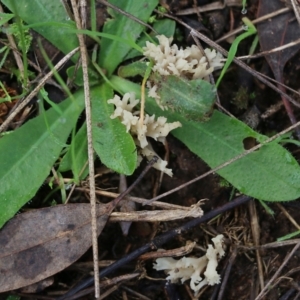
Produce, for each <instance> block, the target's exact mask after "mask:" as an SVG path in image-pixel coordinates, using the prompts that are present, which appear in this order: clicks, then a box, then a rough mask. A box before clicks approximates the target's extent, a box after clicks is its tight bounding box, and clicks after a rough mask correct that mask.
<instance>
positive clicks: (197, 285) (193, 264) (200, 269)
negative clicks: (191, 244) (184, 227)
mask: <svg viewBox="0 0 300 300" xmlns="http://www.w3.org/2000/svg"><path fill="white" fill-rule="evenodd" d="M223 238H224V236H223V235H222V234H219V235H217V236H216V237H215V238H213V239H212V241H213V243H214V246H215V247H213V246H212V245H208V249H207V252H206V254H205V255H204V256H202V257H200V258H192V257H183V258H181V259H180V260H175V259H174V258H172V257H163V258H158V259H156V262H155V263H154V266H153V268H154V269H156V270H158V271H160V270H165V271H166V272H167V273H168V275H169V276H168V277H167V278H166V279H167V280H170V281H171V282H172V283H176V282H177V281H178V280H179V279H181V283H183V282H185V281H186V280H188V279H191V282H190V287H191V289H192V290H193V291H194V292H195V293H196V292H198V291H199V290H200V289H201V288H202V287H203V286H205V285H215V284H219V283H220V281H221V278H220V275H219V274H218V273H217V271H216V267H217V265H218V260H219V259H220V258H221V257H222V256H224V254H225V252H224V250H223V247H222V242H223ZM204 270H205V271H204ZM202 274H203V275H202ZM201 276H202V277H201Z"/></svg>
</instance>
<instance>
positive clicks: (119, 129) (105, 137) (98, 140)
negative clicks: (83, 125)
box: [92, 84, 137, 175]
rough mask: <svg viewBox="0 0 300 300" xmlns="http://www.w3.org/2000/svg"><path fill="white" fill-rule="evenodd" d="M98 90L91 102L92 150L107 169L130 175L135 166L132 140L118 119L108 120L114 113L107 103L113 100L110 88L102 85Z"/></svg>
mask: <svg viewBox="0 0 300 300" xmlns="http://www.w3.org/2000/svg"><path fill="white" fill-rule="evenodd" d="M98 89H99V96H98V98H97V99H94V100H93V102H92V122H93V127H92V130H93V143H94V149H95V151H96V153H97V154H98V155H99V157H100V159H101V161H102V162H103V163H104V164H105V165H106V166H107V167H108V168H110V169H113V170H114V171H116V172H118V173H121V174H125V175H131V174H132V173H133V172H134V170H135V169H136V164H137V151H136V146H135V144H134V141H133V138H132V136H131V135H130V134H129V133H127V132H126V127H125V126H124V125H123V124H122V123H121V122H120V120H119V119H117V118H116V119H111V118H110V116H111V115H112V114H113V112H114V106H113V105H112V104H108V103H107V100H109V99H111V98H113V91H112V89H111V87H110V86H109V85H108V84H103V85H101V86H100V87H99V88H98Z"/></svg>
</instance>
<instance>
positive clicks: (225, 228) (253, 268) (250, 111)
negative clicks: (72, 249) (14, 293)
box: [3, 1, 300, 300]
mask: <svg viewBox="0 0 300 300" xmlns="http://www.w3.org/2000/svg"><path fill="white" fill-rule="evenodd" d="M248 2H249V3H248V15H247V16H248V17H249V18H250V19H255V17H256V12H257V5H258V1H248ZM172 5H174V7H175V9H177V10H180V9H182V8H183V7H182V6H180V4H179V3H177V2H176V1H173V2H172ZM191 5H192V4H191V3H189V5H188V7H192V6H191ZM174 7H173V6H172V8H173V9H174ZM241 17H242V15H241V7H231V8H228V7H227V8H225V9H223V10H220V11H218V13H204V14H203V19H204V21H203V23H204V24H205V25H206V26H205V30H206V32H207V33H208V34H209V35H210V36H211V38H215V39H216V38H218V37H220V36H222V35H223V34H225V33H226V32H228V31H229V30H230V25H229V24H230V21H232V22H233V23H234V28H235V27H237V26H238V25H239V24H241ZM185 18H187V17H185ZM188 18H190V19H184V21H185V22H192V21H193V22H197V16H195V15H193V16H191V17H188ZM230 18H231V19H230ZM191 20H192V21H191ZM199 26H200V25H199ZM178 29H179V30H181V32H182V33H183V31H182V28H181V27H180V26H178ZM186 39H187V37H186ZM186 39H185V40H186ZM221 45H222V46H224V48H226V49H228V46H229V44H228V43H226V42H222V43H221ZM249 47H250V44H249V42H248V41H246V42H243V43H242V44H241V47H240V48H239V49H240V50H239V52H238V55H246V54H247V53H248V51H249ZM250 65H251V67H252V68H255V69H256V70H257V71H260V72H262V73H263V74H265V75H268V76H272V72H271V69H270V68H269V66H268V65H267V63H266V60H265V59H264V58H259V59H256V60H253V61H251V62H250ZM299 68H300V56H299V53H298V54H296V55H295V56H294V57H293V58H292V59H291V60H290V61H289V62H288V63H287V65H286V68H285V72H284V82H285V83H286V84H287V85H288V86H290V87H292V88H294V89H296V90H298V88H299V87H298V84H299ZM219 96H220V101H221V104H222V106H223V107H224V108H226V109H227V110H228V111H230V112H231V113H232V114H234V115H235V116H236V117H238V118H239V119H241V120H243V121H245V122H248V123H250V124H253V123H254V125H255V127H256V130H257V131H259V132H261V133H263V134H266V135H271V134H273V133H275V132H279V131H281V130H283V129H284V128H286V127H288V126H289V125H290V121H289V119H288V117H287V114H286V111H285V109H284V108H283V107H281V108H280V110H279V111H278V112H276V113H274V114H272V115H271V116H270V117H268V118H265V119H262V118H261V115H262V114H263V113H264V112H266V111H267V110H268V109H269V107H270V106H271V105H273V104H276V103H277V102H279V101H281V99H280V96H279V95H278V94H276V93H275V92H274V91H271V90H270V89H269V88H267V87H266V86H265V85H263V84H261V83H259V82H258V81H257V80H256V79H254V78H253V77H252V76H249V75H248V74H247V73H245V72H244V71H243V70H241V69H240V68H238V67H236V66H235V65H232V67H231V68H230V71H228V74H227V75H226V76H225V78H224V83H223V84H222V85H221V87H220V89H219ZM294 113H295V116H296V118H297V119H298V120H299V110H297V109H294ZM249 120H250V121H249ZM199 139H201V136H199ZM251 142H252V141H250V145H245V148H251V147H252V146H253V144H251ZM168 149H169V166H170V168H172V169H173V173H174V176H173V178H169V177H167V176H164V177H163V179H162V182H161V184H159V176H160V175H159V173H158V172H156V171H154V170H151V171H150V172H149V173H148V174H147V176H146V177H145V178H144V179H143V180H142V182H141V184H140V185H139V186H138V187H137V188H135V190H134V191H133V192H132V193H131V195H132V196H137V197H141V198H146V199H150V198H152V197H153V195H156V194H161V193H164V192H166V191H169V190H171V189H173V188H175V187H177V186H179V185H181V184H183V183H186V182H188V181H189V180H192V179H194V178H195V177H198V176H200V175H201V174H203V173H205V172H206V171H208V170H209V168H208V167H207V166H206V164H205V163H204V162H203V161H201V159H200V158H198V157H197V156H196V155H194V154H193V153H191V152H190V151H189V150H188V149H187V148H186V147H185V146H184V145H183V144H182V143H181V142H179V141H178V140H176V139H175V138H174V137H172V136H171V137H169V138H168ZM289 150H290V151H291V152H292V153H293V154H294V155H295V157H296V158H299V151H298V148H297V147H296V146H291V147H289ZM220 151H222V149H220ZM158 152H161V154H162V155H163V153H164V152H165V149H158ZM98 165H99V168H100V163H99V162H98ZM142 167H144V166H143V165H142V166H141V168H140V169H138V170H137V172H136V174H137V175H138V174H139V173H140V171H141V170H142ZM137 175H134V176H132V178H128V184H130V183H131V182H133V181H134V179H135V176H137ZM118 185H119V176H118V175H117V174H112V173H107V174H104V175H102V176H101V177H99V178H98V179H97V186H98V188H99V189H113V191H115V192H117V188H118ZM153 187H154V188H153ZM48 192H49V191H48V190H47V187H44V188H43V189H41V191H40V192H39V194H38V195H37V196H36V198H35V199H33V202H32V204H31V207H39V205H41V204H40V203H39V200H38V199H39V198H40V197H44V196H45V195H46V194H47V193H48ZM237 196H239V194H238V192H237V191H236V190H235V189H234V188H233V187H232V186H230V185H229V184H228V183H227V182H225V181H224V180H223V179H221V178H220V177H219V176H218V175H217V174H214V175H210V176H208V177H206V178H204V179H202V180H200V181H198V182H196V183H194V184H192V185H190V186H188V187H185V188H183V189H181V190H180V191H179V192H176V193H174V194H172V195H169V196H167V197H166V198H164V199H163V201H166V202H170V203H173V204H178V205H183V206H191V205H193V204H196V203H197V202H198V201H199V200H200V199H208V200H206V201H205V202H204V204H203V206H202V208H203V210H204V212H208V211H211V210H213V209H214V208H216V207H218V206H221V205H223V204H225V203H227V202H228V201H230V200H232V199H234V198H236V197H237ZM59 197H60V196H59V195H57V198H59ZM80 201H86V197H85V194H84V193H82V192H76V193H75V194H74V198H73V199H72V200H71V202H80ZM106 201H109V199H108V198H107V199H106ZM267 205H268V206H269V207H270V208H271V209H272V210H273V211H274V215H273V216H272V215H271V214H270V213H268V212H267V211H266V210H265V208H264V207H263V206H262V205H261V204H260V203H259V202H258V201H253V203H252V204H251V203H247V204H245V205H243V206H241V207H238V208H236V209H234V210H232V211H230V212H227V213H224V214H223V215H220V216H219V217H217V218H215V219H213V220H212V221H209V222H208V223H205V224H202V225H201V226H198V227H197V228H194V229H193V230H192V231H190V232H188V233H187V234H183V235H180V236H179V237H177V238H176V239H174V240H172V241H171V242H169V243H168V244H167V245H165V246H164V248H165V249H173V248H178V247H182V246H184V245H185V244H186V242H187V241H188V240H193V241H196V242H197V247H195V249H194V251H193V252H192V254H191V255H193V256H196V257H198V256H202V255H203V254H204V253H205V252H204V251H203V249H206V247H207V244H208V243H210V242H211V238H212V237H214V236H215V235H216V234H219V233H220V234H224V236H225V245H226V256H225V257H224V258H223V259H222V260H221V262H220V264H219V267H218V272H219V273H220V274H221V276H222V278H223V281H224V282H225V284H224V286H223V287H222V288H223V289H224V292H223V294H222V293H221V294H222V296H220V298H217V296H216V295H217V293H220V292H219V291H218V289H219V287H220V286H213V287H210V286H209V287H207V288H205V289H203V294H202V295H201V296H199V299H228V300H231V299H232V300H235V299H255V298H256V296H257V295H258V293H259V290H261V287H260V280H259V267H258V265H259V264H260V263H261V274H260V275H261V276H262V278H263V280H264V284H266V283H267V282H268V280H270V279H271V277H272V276H273V275H274V273H275V272H276V271H277V270H278V268H279V267H280V266H281V264H282V263H283V261H284V259H285V257H286V256H287V255H288V254H289V253H290V251H291V250H292V248H293V247H294V246H295V243H294V244H292V245H285V246H283V245H281V244H280V243H278V244H275V245H273V247H270V248H264V249H260V250H259V251H258V252H255V250H254V249H253V248H251V247H253V246H254V245H255V243H256V242H255V238H254V236H255V233H254V231H255V230H257V234H258V238H257V243H258V245H261V246H263V245H266V244H269V243H273V242H275V241H276V239H277V238H279V237H282V236H285V235H287V234H290V233H292V232H294V231H296V230H299V226H298V227H297V226H295V225H294V224H292V222H291V220H289V218H288V216H287V215H290V216H291V217H292V218H293V219H294V220H296V221H297V220H299V219H300V210H299V205H300V204H299V203H298V202H297V201H296V202H289V203H282V204H281V205H278V204H276V203H267ZM147 208H148V209H149V207H147ZM254 208H255V209H256V212H257V214H255V209H254ZM139 209H143V207H139ZM183 223H184V221H182V222H165V223H153V224H150V223H147V222H142V223H134V224H133V225H132V227H131V228H130V231H129V234H128V236H126V237H125V236H123V234H122V231H121V228H120V226H119V224H116V223H109V224H108V225H107V226H106V228H105V229H104V231H103V233H102V234H101V236H100V238H99V247H100V249H99V250H100V252H99V253H100V259H101V265H102V266H103V265H105V264H107V263H109V261H116V260H118V259H120V258H122V257H124V256H126V255H127V254H128V253H130V252H131V251H133V250H135V249H137V248H138V247H141V246H143V245H144V244H146V243H147V242H149V240H150V238H151V237H154V236H156V235H159V234H160V233H164V232H166V231H168V230H170V229H172V228H176V227H177V226H179V225H182V224H183ZM255 224H256V225H255ZM235 251H236V257H235V258H234V257H233V253H234V252H235ZM299 260H300V250H297V251H296V252H295V253H294V254H293V255H292V258H291V259H290V260H289V261H288V263H287V264H286V265H285V266H284V268H283V269H282V271H281V273H280V275H279V276H277V279H276V280H275V281H274V283H273V285H272V288H271V290H270V292H269V293H268V295H267V296H266V297H265V298H263V299H298V298H297V295H299V291H300V274H299ZM152 264H153V260H148V261H138V262H137V261H133V262H131V263H130V264H127V265H125V266H122V267H121V268H120V269H119V270H118V271H117V272H116V273H114V274H113V276H120V275H124V274H131V273H132V272H133V271H134V270H135V271H136V272H138V273H140V277H138V279H134V280H129V281H128V282H125V283H123V284H121V285H120V286H119V287H118V289H117V290H116V291H113V292H112V293H111V294H110V295H109V296H108V297H107V299H171V300H172V299H193V294H192V292H191V291H190V290H189V284H188V282H186V283H185V285H169V286H166V281H165V280H163V278H165V274H164V273H163V272H157V271H155V270H154V269H153V268H152ZM230 267H231V271H230ZM226 271H227V272H228V273H227V274H225V273H226ZM91 272H92V253H91V251H89V252H88V253H86V254H85V255H84V256H83V257H82V259H81V260H80V261H79V262H77V263H75V264H74V265H72V266H71V267H70V268H68V269H67V270H65V271H63V272H61V273H59V274H57V275H55V276H54V284H53V285H52V286H51V287H49V288H48V289H46V290H44V291H43V292H42V293H41V294H40V296H30V297H31V298H32V299H35V298H36V299H42V298H43V296H47V298H44V299H50V298H48V297H51V299H52V298H53V297H54V296H55V294H56V295H57V294H59V293H62V291H63V292H65V291H66V290H68V289H69V288H70V287H71V286H72V285H74V284H75V283H77V282H78V281H80V280H81V279H82V278H83V277H85V276H86V275H87V274H90V273H91ZM105 290H106V289H103V291H102V293H104V291H105ZM288 293H290V294H288ZM142 296H144V297H145V298H142ZM90 298H92V296H91V294H90V295H89V296H82V297H81V299H90ZM299 298H300V296H299ZM3 299H6V295H4V296H3ZM24 299H25V297H24Z"/></svg>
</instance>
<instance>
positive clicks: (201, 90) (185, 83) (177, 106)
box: [150, 73, 216, 122]
mask: <svg viewBox="0 0 300 300" xmlns="http://www.w3.org/2000/svg"><path fill="white" fill-rule="evenodd" d="M150 80H151V81H152V82H153V83H154V84H155V85H156V86H157V90H156V93H157V94H158V95H159V96H160V103H161V104H162V105H163V106H166V107H168V108H169V109H171V110H172V111H175V112H178V113H180V115H182V116H184V117H185V118H187V119H189V120H194V121H200V122H201V121H207V120H208V116H209V114H210V113H211V111H212V107H213V104H214V102H215V97H216V89H215V87H214V86H212V85H211V84H210V83H209V82H207V81H205V80H201V79H195V80H187V79H185V78H182V77H178V76H175V75H169V76H162V75H159V74H158V73H154V74H153V75H152V76H151V79H150Z"/></svg>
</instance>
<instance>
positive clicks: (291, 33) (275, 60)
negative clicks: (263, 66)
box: [257, 0, 300, 135]
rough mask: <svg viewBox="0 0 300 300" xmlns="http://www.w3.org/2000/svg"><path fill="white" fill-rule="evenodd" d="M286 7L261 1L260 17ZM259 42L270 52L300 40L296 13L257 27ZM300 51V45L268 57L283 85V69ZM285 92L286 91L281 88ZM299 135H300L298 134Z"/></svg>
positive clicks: (282, 4) (273, 19)
mask: <svg viewBox="0 0 300 300" xmlns="http://www.w3.org/2000/svg"><path fill="white" fill-rule="evenodd" d="M283 7H284V3H283V2H282V1H280V0H272V1H269V0H260V2H259V8H258V17H261V16H263V15H266V14H269V13H271V12H274V11H277V10H279V9H281V8H283ZM257 31H258V36H259V42H260V46H261V50H262V51H268V50H271V49H274V48H277V47H279V46H282V45H285V44H287V43H290V42H292V41H295V40H297V39H299V38H300V30H299V24H298V23H297V20H296V19H295V16H294V13H293V12H292V11H291V12H289V13H285V14H281V15H278V16H275V17H273V18H272V19H268V20H266V21H265V22H263V23H261V24H260V25H258V26H257ZM299 49H300V45H299V44H298V45H296V46H293V47H290V48H287V49H284V50H282V51H277V52H275V53H272V54H270V55H266V56H265V57H266V59H267V61H268V63H269V65H270V67H271V68H272V70H273V73H274V76H275V79H276V80H277V81H278V82H280V83H283V69H284V66H285V64H286V63H287V61H288V60H289V59H290V58H291V57H292V56H294V55H295V54H296V52H297V51H298V50H299ZM279 88H280V89H282V90H283V91H284V92H285V89H284V88H283V87H281V86H279ZM282 100H283V103H284V105H285V108H286V110H287V113H288V115H289V118H290V120H291V122H292V123H293V124H294V123H295V122H296V119H295V117H294V114H293V111H292V108H291V106H290V103H289V102H288V101H287V100H286V99H285V98H282ZM298 135H299V134H298Z"/></svg>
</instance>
